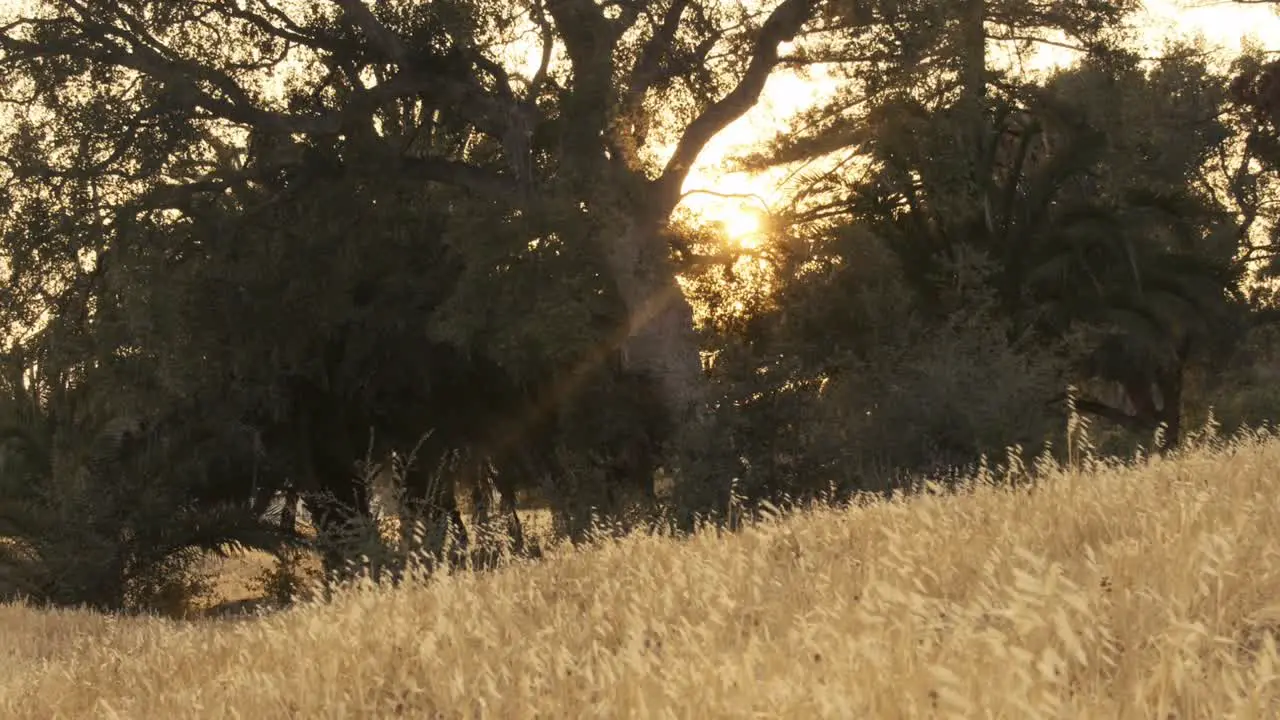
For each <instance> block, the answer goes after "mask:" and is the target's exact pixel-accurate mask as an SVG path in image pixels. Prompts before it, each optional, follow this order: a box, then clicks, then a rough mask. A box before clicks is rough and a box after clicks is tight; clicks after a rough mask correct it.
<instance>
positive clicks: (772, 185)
mask: <svg viewBox="0 0 1280 720" xmlns="http://www.w3.org/2000/svg"><path fill="white" fill-rule="evenodd" d="M1274 7H1275V6H1273V5H1270V4H1254V5H1239V4H1234V3H1230V2H1218V1H1217V0H1147V2H1146V10H1145V11H1144V13H1143V15H1142V16H1141V18H1140V19H1139V22H1140V23H1141V27H1142V35H1143V39H1144V41H1145V43H1146V45H1147V47H1148V48H1150V49H1151V50H1152V51H1153V52H1154V51H1156V50H1158V48H1159V47H1160V45H1161V43H1162V42H1163V41H1164V40H1166V39H1168V38H1172V37H1185V36H1194V35H1196V34H1200V35H1203V37H1204V39H1205V40H1206V41H1208V42H1209V43H1210V44H1213V45H1218V46H1221V47H1222V49H1223V50H1224V51H1225V52H1226V53H1228V54H1224V55H1223V57H1224V58H1228V57H1230V53H1234V52H1236V51H1238V50H1239V48H1240V44H1241V40H1242V38H1244V37H1246V36H1251V37H1252V38H1254V39H1255V40H1257V41H1258V42H1260V43H1261V44H1262V45H1263V46H1264V47H1266V48H1268V49H1277V50H1280V16H1277V14H1276V12H1275V10H1274ZM1070 60H1071V53H1070V52H1069V51H1065V50H1057V49H1052V48H1050V49H1047V50H1045V51H1044V52H1043V54H1042V56H1041V57H1040V58H1039V62H1037V63H1036V64H1037V65H1039V64H1041V63H1043V64H1045V65H1052V64H1057V63H1063V62H1069V61H1070ZM823 92H824V88H823V87H822V83H812V82H805V81H804V80H802V79H800V78H797V77H795V76H794V75H790V74H787V75H777V76H775V77H773V78H771V79H770V81H769V84H768V85H767V86H766V88H765V92H764V96H763V98H762V100H761V102H760V104H759V105H757V106H756V107H755V108H753V109H752V110H751V112H749V113H748V114H747V115H746V116H744V117H742V118H741V119H740V120H738V121H737V122H736V123H734V124H733V125H730V126H729V127H728V128H726V129H725V131H724V132H722V133H721V134H720V135H718V136H717V137H716V138H715V139H714V140H712V142H711V143H710V144H709V145H708V146H707V149H706V150H705V151H704V152H703V153H702V156H701V157H700V158H699V162H698V164H697V165H696V166H695V167H694V169H693V171H692V172H691V173H690V174H689V178H688V180H687V181H686V182H685V185H684V189H685V191H686V192H688V191H690V190H696V189H710V190H715V191H717V192H719V193H729V194H754V195H756V196H758V197H760V198H762V199H763V200H764V202H766V203H769V202H775V201H776V200H778V197H777V192H776V185H777V183H778V180H779V178H780V177H781V175H780V174H779V173H772V174H769V175H766V176H761V177H752V176H749V175H745V174H728V173H725V172H723V171H722V170H721V169H720V167H721V165H722V163H723V161H724V159H725V157H727V156H729V155H732V154H734V153H738V152H743V151H744V150H747V149H749V148H750V146H751V145H753V144H755V143H757V142H759V141H760V140H761V139H765V138H769V137H772V136H773V135H774V134H775V133H777V132H779V131H783V130H785V129H786V127H787V120H788V119H789V118H790V117H791V116H792V115H794V114H795V113H796V112H798V111H799V110H802V109H803V108H804V107H806V106H807V105H810V104H812V103H813V102H814V101H815V100H817V99H818V98H820V96H821V94H822V93H823ZM682 207H683V208H685V209H687V210H689V211H692V212H694V213H696V214H697V215H699V216H701V217H703V218H705V219H707V220H710V221H713V222H722V223H724V225H725V230H726V232H727V234H728V235H729V236H730V238H731V239H734V240H736V241H738V242H740V243H743V244H745V245H750V244H752V238H751V233H752V232H754V231H755V230H756V229H757V228H758V224H759V223H758V219H759V208H760V201H758V200H754V199H752V200H738V199H725V198H718V197H713V196H709V195H692V196H689V197H687V198H686V199H685V201H684V203H683V204H682Z"/></svg>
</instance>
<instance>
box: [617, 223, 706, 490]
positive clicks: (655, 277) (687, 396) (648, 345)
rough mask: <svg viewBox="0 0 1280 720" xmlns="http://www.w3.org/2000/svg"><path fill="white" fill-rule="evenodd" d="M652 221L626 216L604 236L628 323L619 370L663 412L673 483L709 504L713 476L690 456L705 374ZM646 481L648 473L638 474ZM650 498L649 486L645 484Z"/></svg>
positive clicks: (699, 436)
mask: <svg viewBox="0 0 1280 720" xmlns="http://www.w3.org/2000/svg"><path fill="white" fill-rule="evenodd" d="M661 227H662V223H661V222H659V221H653V220H649V221H632V222H629V223H627V224H625V225H624V226H623V227H622V228H620V232H617V233H616V234H611V237H608V238H606V240H607V242H608V245H607V246H606V248H605V250H606V258H607V262H608V267H609V270H610V272H611V274H612V275H613V279H614V282H615V283H616V285H617V289H618V293H619V295H620V296H621V299H622V301H623V303H624V304H625V306H626V309H627V314H628V323H627V327H626V328H625V335H624V336H623V337H622V339H621V351H622V363H623V369H624V370H626V371H631V372H636V373H638V374H641V375H644V376H646V377H648V378H649V379H650V380H652V381H653V383H654V388H655V391H656V392H657V393H658V395H659V397H658V400H659V401H660V403H661V405H662V406H663V407H664V408H665V410H666V415H667V420H668V423H669V424H668V426H667V427H668V429H669V431H670V436H669V437H668V438H667V440H668V443H667V445H668V450H669V454H670V455H671V456H672V458H673V459H674V461H675V463H676V464H677V467H675V468H673V469H674V470H675V472H676V476H677V478H678V482H679V484H681V485H684V486H685V488H684V489H685V490H695V491H696V492H694V493H693V494H692V495H689V494H685V497H693V496H698V497H700V498H701V500H699V501H697V504H699V505H703V506H706V507H702V508H700V509H702V510H710V509H714V505H715V504H716V503H717V500H718V493H716V492H715V488H714V487H713V486H712V481H713V478H710V477H700V476H701V475H702V474H703V473H702V471H700V470H698V469H696V468H694V467H692V464H693V463H692V462H691V461H692V460H693V459H695V458H697V457H699V456H700V455H701V454H702V453H701V451H702V447H701V445H702V444H703V443H705V442H706V439H707V436H706V433H705V430H706V424H707V414H706V401H707V394H708V390H707V386H706V384H707V379H706V376H705V374H704V373H703V371H702V359H701V354H700V345H699V340H698V335H697V332H696V330H695V329H694V326H693V308H692V306H691V305H690V304H689V301H688V300H687V299H685V297H684V293H683V292H682V291H681V289H680V285H679V283H678V282H677V280H676V274H675V269H674V267H673V266H672V263H671V259H670V255H669V249H668V247H667V244H666V242H665V240H664V238H663V237H662V234H661ZM646 481H647V482H649V483H652V482H653V480H652V478H646ZM647 490H648V492H649V494H650V495H651V496H656V494H655V493H654V491H653V488H652V487H649V488H647ZM708 491H710V492H708Z"/></svg>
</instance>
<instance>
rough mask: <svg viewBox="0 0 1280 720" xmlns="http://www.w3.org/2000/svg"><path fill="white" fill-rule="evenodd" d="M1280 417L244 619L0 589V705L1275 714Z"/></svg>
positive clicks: (13, 713)
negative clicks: (1118, 452)
mask: <svg viewBox="0 0 1280 720" xmlns="http://www.w3.org/2000/svg"><path fill="white" fill-rule="evenodd" d="M1278 539H1280V441H1277V440H1266V439H1250V440H1242V441H1238V442H1235V443H1233V444H1231V445H1229V446H1227V447H1223V448H1219V449H1217V450H1207V449H1202V450H1197V451H1194V452H1191V453H1188V454H1186V455H1184V456H1181V457H1177V458H1172V459H1161V460H1155V461H1153V462H1151V463H1149V464H1146V465H1142V466H1137V467H1131V468H1102V469H1098V470H1096V471H1094V472H1089V473H1067V472H1058V473H1055V474H1054V475H1053V476H1052V477H1050V478H1049V479H1048V480H1047V481H1045V482H1044V483H1043V484H1042V485H1041V486H1039V487H1037V488H1036V489H1034V490H1031V491H1027V490H1008V489H1000V488H999V487H996V486H994V485H992V484H985V483H973V484H971V486H970V487H968V488H967V489H966V490H965V491H963V492H961V493H960V494H957V495H950V496H947V495H922V496H917V497H914V498H911V499H908V500H905V501H893V502H875V503H871V504H864V505H860V506H858V507H855V508H852V509H845V510H834V509H818V510H813V511H808V512H804V513H799V514H796V515H793V516H790V517H787V518H785V519H781V520H773V521H767V522H761V523H759V524H757V525H754V526H752V527H750V528H748V529H746V530H744V531H742V532H740V533H737V534H733V535H728V534H725V535H720V534H716V533H712V532H708V533H704V534H702V535H700V536H697V537H695V538H693V539H691V540H686V541H673V540H671V539H668V538H663V537H653V536H632V537H628V538H625V539H622V540H618V541H611V542H607V543H604V544H603V545H601V546H599V547H596V548H594V549H591V550H587V551H565V552H559V553H556V554H555V555H554V556H553V557H551V558H550V559H549V560H545V561H544V562H542V563H541V564H538V565H527V566H516V567H510V568H507V569H505V570H502V571H499V572H494V573H489V574H484V575H468V574H463V575H455V576H452V577H448V578H443V579H439V580H435V581H432V582H430V583H422V584H419V585H417V586H414V587H410V588H401V589H395V590H391V589H377V588H368V587H366V588H359V587H357V588H352V589H350V590H348V591H346V592H344V593H342V594H341V595H340V596H339V597H338V598H337V599H336V600H335V602H334V603H333V604H332V605H329V606H320V605H309V606H302V607H298V608H295V609H293V610H290V611H287V612H284V613H281V614H277V615H273V616H269V617H264V618H254V619H248V620H242V621H226V620H200V621H194V622H182V621H174V620H161V619H119V618H108V617H101V616H96V615H92V614H89V613H83V612H45V611H36V610H33V609H29V608H24V607H19V606H0V667H3V668H4V672H3V673H0V718H6V719H11V720H24V719H27V718H32V719H35V718H39V719H40V720H47V719H49V718H156V719H162V718H254V719H257V718H307V719H311V718H393V717H405V718H428V717H449V718H453V717H492V718H533V717H541V718H578V717H611V718H612V717H669V718H748V717H785V718H932V717H937V718H944V717H962V718H970V717H973V718H977V717H984V718H1034V717H1044V718H1050V717H1051V718H1143V719H1150V718H1158V719H1160V720H1166V719H1173V718H1177V719H1180V720H1192V719H1199V718H1275V717H1280V702H1278V701H1280V684H1277V670H1278V668H1280V662H1278V661H1280V658H1278V657H1277V651H1276V632H1277V629H1278V628H1280V543H1278V542H1277V540H1278Z"/></svg>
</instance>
